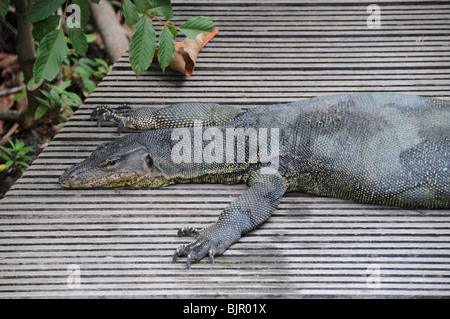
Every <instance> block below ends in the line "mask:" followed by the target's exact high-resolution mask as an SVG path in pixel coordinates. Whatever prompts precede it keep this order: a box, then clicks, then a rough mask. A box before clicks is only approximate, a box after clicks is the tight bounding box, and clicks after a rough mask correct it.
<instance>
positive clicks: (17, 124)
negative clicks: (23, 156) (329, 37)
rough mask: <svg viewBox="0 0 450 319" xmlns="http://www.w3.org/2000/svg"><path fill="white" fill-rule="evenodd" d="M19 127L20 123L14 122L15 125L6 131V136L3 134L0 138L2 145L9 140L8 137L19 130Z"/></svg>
mask: <svg viewBox="0 0 450 319" xmlns="http://www.w3.org/2000/svg"><path fill="white" fill-rule="evenodd" d="M18 128H19V123H14V125H13V126H12V127H11V129H10V130H9V131H8V133H6V134H5V136H3V137H2V139H1V140H0V145H3V144H5V143H6V142H8V140H7V139H6V138H7V137H10V136H11V135H13V134H14V132H15V130H17V129H18Z"/></svg>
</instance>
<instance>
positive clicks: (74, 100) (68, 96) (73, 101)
mask: <svg viewBox="0 0 450 319" xmlns="http://www.w3.org/2000/svg"><path fill="white" fill-rule="evenodd" d="M69 85H70V81H64V82H63V83H62V85H61V87H59V86H56V85H51V84H47V86H48V87H49V88H51V90H50V92H47V91H46V90H41V93H42V94H43V95H44V96H45V97H46V98H47V99H42V98H39V97H37V99H38V100H39V102H40V103H41V104H40V105H39V106H38V108H37V109H36V113H35V115H34V119H35V120H37V119H39V118H41V117H42V116H43V115H44V114H45V113H47V112H48V111H50V110H51V111H53V112H55V113H57V114H58V115H60V116H61V117H62V118H64V119H65V120H68V119H69V118H68V117H67V116H64V114H63V111H64V110H66V111H67V112H69V113H73V109H72V108H73V107H78V106H79V105H80V104H81V103H82V101H81V98H80V97H79V96H78V94H76V93H73V92H67V91H66V89H67V87H68V86H69ZM60 125H61V124H60Z"/></svg>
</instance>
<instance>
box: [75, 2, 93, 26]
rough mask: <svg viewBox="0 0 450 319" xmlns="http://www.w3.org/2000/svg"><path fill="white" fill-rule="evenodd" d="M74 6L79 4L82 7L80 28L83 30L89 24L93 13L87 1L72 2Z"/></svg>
mask: <svg viewBox="0 0 450 319" xmlns="http://www.w3.org/2000/svg"><path fill="white" fill-rule="evenodd" d="M72 4H77V5H79V6H80V10H81V13H80V15H81V16H80V17H81V21H80V26H81V28H82V29H84V27H85V26H86V24H88V22H89V18H90V17H91V11H90V10H89V4H88V2H87V1H86V0H72Z"/></svg>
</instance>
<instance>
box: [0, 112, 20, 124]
mask: <svg viewBox="0 0 450 319" xmlns="http://www.w3.org/2000/svg"><path fill="white" fill-rule="evenodd" d="M19 119H20V112H19V111H15V110H7V111H0V121H9V122H19Z"/></svg>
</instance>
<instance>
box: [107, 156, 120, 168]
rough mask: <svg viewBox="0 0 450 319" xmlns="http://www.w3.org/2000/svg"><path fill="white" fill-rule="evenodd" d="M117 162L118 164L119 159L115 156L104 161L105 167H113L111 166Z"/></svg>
mask: <svg viewBox="0 0 450 319" xmlns="http://www.w3.org/2000/svg"><path fill="white" fill-rule="evenodd" d="M117 164H119V160H118V159H117V158H113V159H110V160H108V161H106V163H105V167H106V168H113V167H115V166H117Z"/></svg>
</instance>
